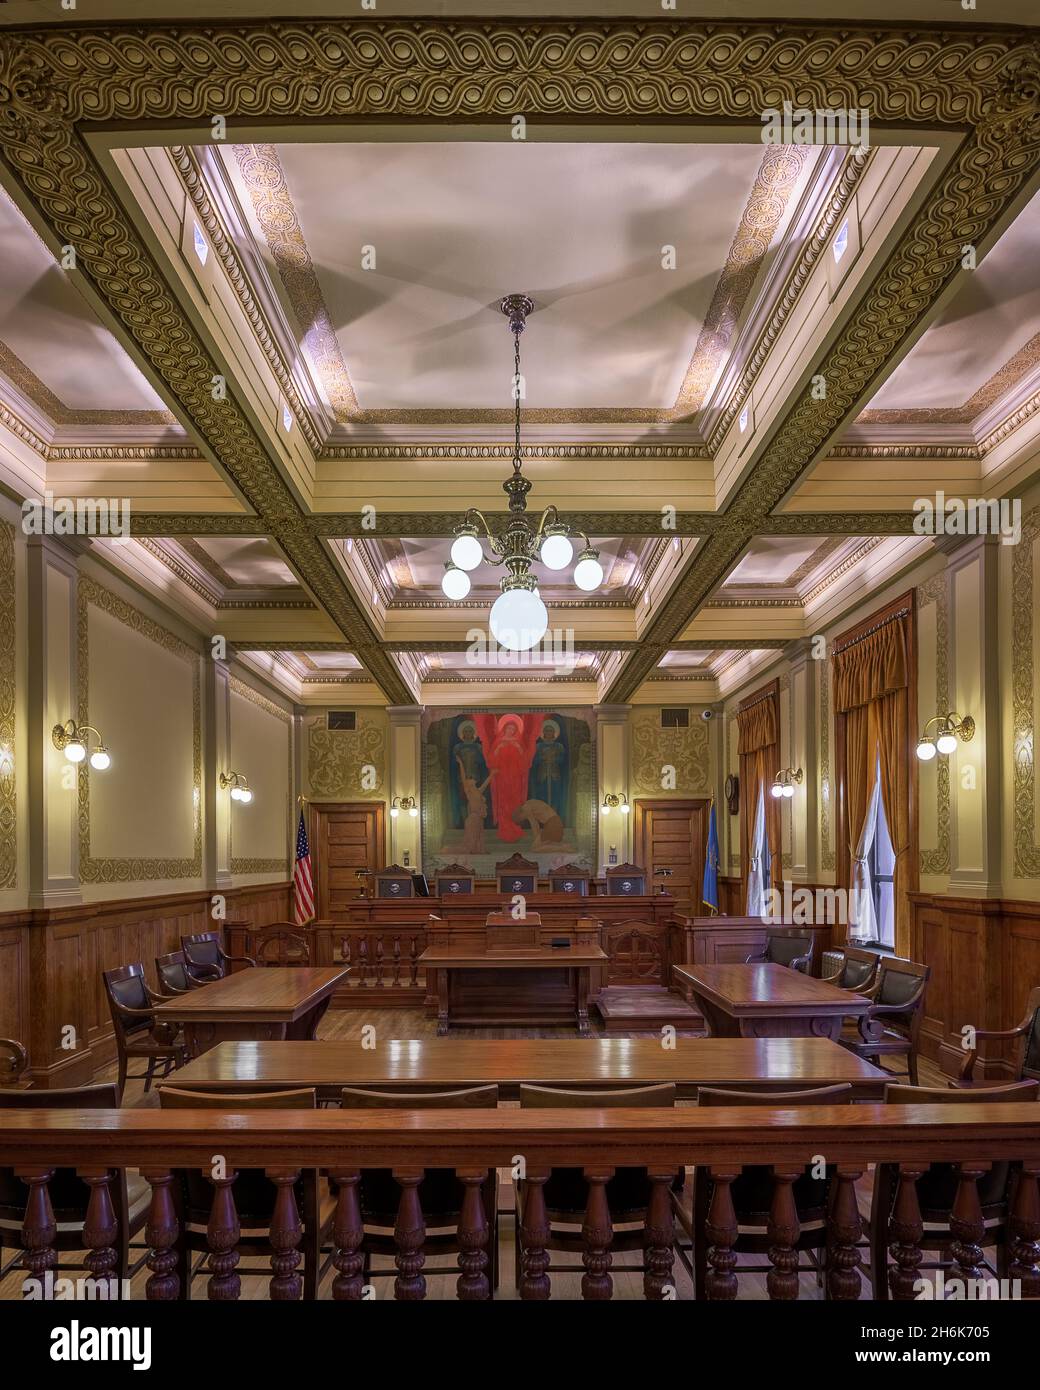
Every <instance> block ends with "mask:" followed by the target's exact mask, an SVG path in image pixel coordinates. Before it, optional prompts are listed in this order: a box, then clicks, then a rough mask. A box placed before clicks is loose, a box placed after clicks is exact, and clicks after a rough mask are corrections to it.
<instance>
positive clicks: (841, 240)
mask: <svg viewBox="0 0 1040 1390" xmlns="http://www.w3.org/2000/svg"><path fill="white" fill-rule="evenodd" d="M848 249H849V219H848V218H847V217H846V219H845V221H844V222H843V223H842V224H841V226H840V227H839V228H838V235H837V236H836V237H835V238H834V262H835V264H837V263H838V262H839V261H840V260H841V258H842V256H844V254H845V252H846V251H847V250H848Z"/></svg>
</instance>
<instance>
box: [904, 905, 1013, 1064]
mask: <svg viewBox="0 0 1040 1390" xmlns="http://www.w3.org/2000/svg"><path fill="white" fill-rule="evenodd" d="M910 902H911V911H912V928H911V933H912V950H911V954H912V956H913V958H914V959H915V960H918V961H922V962H923V963H924V964H925V965H929V966H931V969H932V973H931V978H930V979H929V981H928V990H927V993H926V995H925V1018H924V1023H923V1025H922V1028H921V1050H922V1052H923V1054H924V1055H925V1056H926V1057H929V1058H931V1059H932V1061H934V1062H936V1063H937V1064H938V1065H939V1066H940V1067H941V1068H942V1070H943V1071H944V1072H946V1073H947V1074H948V1075H951V1076H953V1075H955V1074H956V1073H957V1071H958V1070H959V1068H960V1065H961V1062H962V1060H963V1057H964V1046H963V1040H962V1031H961V1030H962V1029H963V1028H965V1027H966V1026H971V1027H975V1028H1012V1027H1014V1026H1015V1024H1017V1023H1020V1022H1021V1021H1022V1016H1023V1014H1024V1013H1025V1002H1026V996H1027V995H1028V993H1029V991H1030V990H1031V989H1032V988H1033V986H1034V985H1040V903H1036V902H1016V901H1011V900H1009V899H1006V898H957V897H952V896H950V895H947V894H929V893H912V894H911V895H910ZM980 1052H981V1056H982V1058H984V1059H985V1062H984V1066H983V1067H982V1068H981V1070H980V1071H978V1072H977V1074H978V1075H984V1076H986V1077H989V1078H992V1079H997V1080H999V1079H1000V1078H1001V1077H1005V1076H1006V1075H1007V1074H1008V1071H1009V1068H1010V1052H1009V1050H1008V1047H1007V1045H1006V1044H1003V1043H987V1042H983V1043H982V1044H981V1047H980Z"/></svg>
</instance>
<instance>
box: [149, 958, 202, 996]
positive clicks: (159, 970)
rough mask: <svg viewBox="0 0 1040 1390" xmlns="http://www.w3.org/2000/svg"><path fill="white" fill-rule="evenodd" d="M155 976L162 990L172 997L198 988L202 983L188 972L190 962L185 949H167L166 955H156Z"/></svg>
mask: <svg viewBox="0 0 1040 1390" xmlns="http://www.w3.org/2000/svg"><path fill="white" fill-rule="evenodd" d="M155 978H156V979H157V980H158V981H159V990H160V992H161V993H162V994H165V995H167V996H170V997H172V996H175V995H178V994H187V993H188V992H189V990H193V989H198V988H199V985H200V984H201V983H202V981H201V980H195V979H193V978H192V976H191V975H190V974H189V973H188V962H187V960H186V959H185V957H184V952H183V951H167V953H166V955H164V956H156V958H155Z"/></svg>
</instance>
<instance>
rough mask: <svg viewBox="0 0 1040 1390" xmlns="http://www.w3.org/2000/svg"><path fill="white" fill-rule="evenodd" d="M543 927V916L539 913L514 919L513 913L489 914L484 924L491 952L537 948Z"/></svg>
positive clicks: (485, 938)
mask: <svg viewBox="0 0 1040 1390" xmlns="http://www.w3.org/2000/svg"><path fill="white" fill-rule="evenodd" d="M541 926H542V918H541V914H540V913H537V912H529V913H528V914H527V916H526V917H514V916H513V914H512V913H511V912H489V913H488V915H487V921H486V922H485V924H484V931H485V936H484V940H485V942H486V945H487V949H488V950H489V951H515V950H517V949H519V948H522V947H525V946H537V945H538V944H539V937H540V935H541Z"/></svg>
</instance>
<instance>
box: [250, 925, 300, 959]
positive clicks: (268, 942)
mask: <svg viewBox="0 0 1040 1390" xmlns="http://www.w3.org/2000/svg"><path fill="white" fill-rule="evenodd" d="M248 940H249V952H250V955H251V957H252V959H253V960H255V961H256V963H257V965H283V966H289V965H310V963H311V943H310V940H309V939H308V937H307V936H306V935H305V934H304V933H303V932H302V931H301V930H300V928H299V927H294V926H293V925H292V924H290V923H288V922H273V923H272V924H271V925H270V926H268V927H260V928H259V929H258V930H257V931H255V932H250V933H249V938H248Z"/></svg>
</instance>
